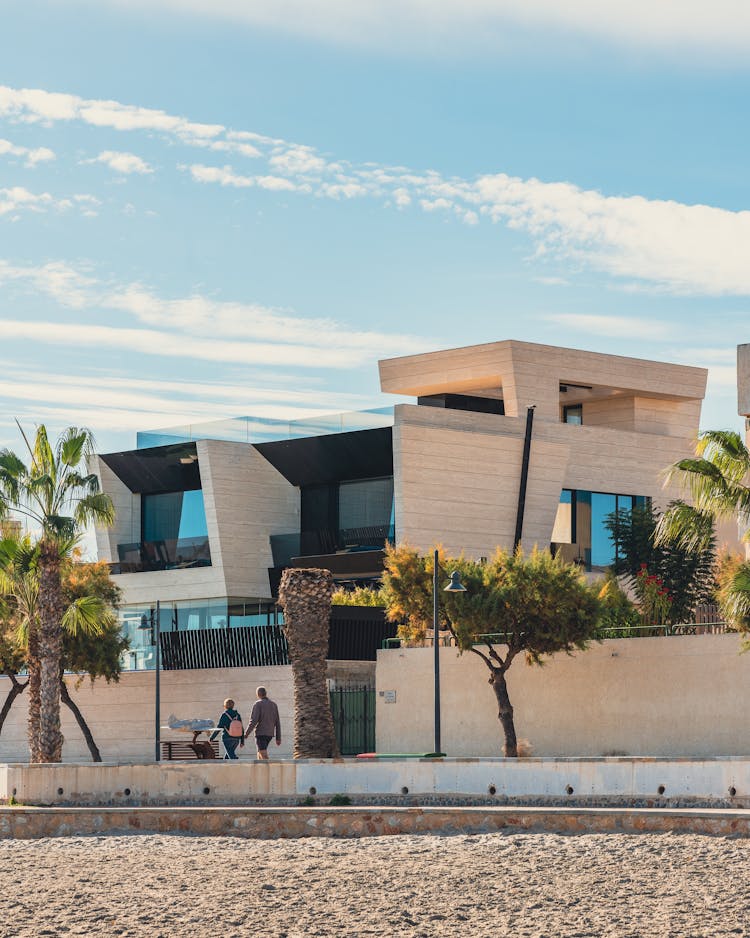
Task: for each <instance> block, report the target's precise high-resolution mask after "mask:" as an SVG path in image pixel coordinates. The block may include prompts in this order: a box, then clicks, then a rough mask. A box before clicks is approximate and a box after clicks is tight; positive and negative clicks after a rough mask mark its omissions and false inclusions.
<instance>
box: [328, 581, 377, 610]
mask: <svg viewBox="0 0 750 938" xmlns="http://www.w3.org/2000/svg"><path fill="white" fill-rule="evenodd" d="M331 605H333V606H378V607H381V608H382V607H383V606H385V605H386V597H385V593H384V591H383V589H382V588H378V589H373V588H372V587H369V586H358V587H356V588H355V589H353V590H347V589H342V588H341V587H339V589H337V590H336V591H335V592H334V594H333V596H332V597H331Z"/></svg>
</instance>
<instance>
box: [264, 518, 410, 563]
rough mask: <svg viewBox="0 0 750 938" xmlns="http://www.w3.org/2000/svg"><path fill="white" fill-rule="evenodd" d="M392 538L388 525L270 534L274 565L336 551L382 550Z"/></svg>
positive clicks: (391, 528)
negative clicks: (296, 558)
mask: <svg viewBox="0 0 750 938" xmlns="http://www.w3.org/2000/svg"><path fill="white" fill-rule="evenodd" d="M394 537H395V532H394V528H393V525H390V524H374V525H368V526H365V527H359V528H340V529H339V530H334V529H333V528H319V529H317V530H315V531H300V532H297V533H293V534H272V535H271V553H272V555H273V565H274V567H286V566H288V565H289V563H290V562H291V560H292V558H293V557H319V556H321V555H325V554H335V553H338V552H339V551H350V552H354V551H360V550H382V549H383V548H384V547H385V545H386V544H387V543H389V542H393V539H394Z"/></svg>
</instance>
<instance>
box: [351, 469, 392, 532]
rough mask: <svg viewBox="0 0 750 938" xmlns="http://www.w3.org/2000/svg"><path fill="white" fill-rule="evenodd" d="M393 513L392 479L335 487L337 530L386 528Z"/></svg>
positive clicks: (370, 480) (372, 480)
mask: <svg viewBox="0 0 750 938" xmlns="http://www.w3.org/2000/svg"><path fill="white" fill-rule="evenodd" d="M392 509H393V476H389V477H387V478H384V479H366V480H364V481H361V482H342V483H341V484H340V486H339V528H340V529H341V530H346V529H349V528H366V527H375V526H386V527H387V526H388V525H389V524H390V521H391V513H392Z"/></svg>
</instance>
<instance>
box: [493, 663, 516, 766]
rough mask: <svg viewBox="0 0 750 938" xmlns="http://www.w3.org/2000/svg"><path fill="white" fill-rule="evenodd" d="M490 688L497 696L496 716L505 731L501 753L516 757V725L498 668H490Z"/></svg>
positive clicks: (506, 688)
mask: <svg viewBox="0 0 750 938" xmlns="http://www.w3.org/2000/svg"><path fill="white" fill-rule="evenodd" d="M490 683H491V684H492V689H493V690H494V691H495V697H496V698H497V716H498V719H499V720H500V725H501V726H502V728H503V732H504V733H505V746H504V748H503V754H504V755H505V756H508V757H509V758H517V757H518V743H517V741H516V727H515V724H514V723H513V707H512V706H511V703H510V697H509V696H508V685H507V684H506V683H505V673H504V672H503V671H501V670H500V668H493V669H492V677H491V678H490Z"/></svg>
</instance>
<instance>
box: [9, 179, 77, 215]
mask: <svg viewBox="0 0 750 938" xmlns="http://www.w3.org/2000/svg"><path fill="white" fill-rule="evenodd" d="M72 205H73V203H72V202H71V201H70V199H58V198H55V196H53V195H51V194H50V193H49V192H30V191H29V190H28V189H25V188H24V187H23V186H12V187H11V188H9V189H0V217H2V216H3V215H10V216H14V214H15V213H17V212H23V211H27V212H46V211H47V210H48V209H57V210H58V211H60V212H64V211H66V210H67V209H69V208H71V207H72Z"/></svg>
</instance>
